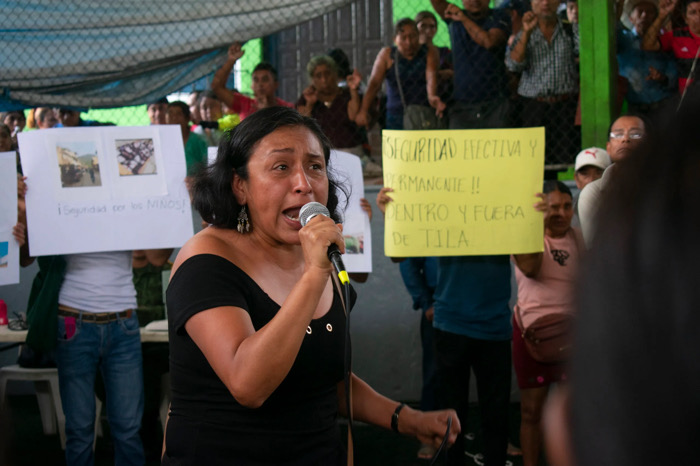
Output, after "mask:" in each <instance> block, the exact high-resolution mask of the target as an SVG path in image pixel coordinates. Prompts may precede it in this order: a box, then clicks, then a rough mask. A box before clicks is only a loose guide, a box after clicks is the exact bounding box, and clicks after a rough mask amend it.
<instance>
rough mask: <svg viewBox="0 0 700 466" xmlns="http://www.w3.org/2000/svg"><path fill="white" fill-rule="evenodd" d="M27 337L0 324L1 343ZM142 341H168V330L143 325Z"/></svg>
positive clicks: (21, 339) (24, 331) (19, 331)
mask: <svg viewBox="0 0 700 466" xmlns="http://www.w3.org/2000/svg"><path fill="white" fill-rule="evenodd" d="M26 339H27V330H16V331H15V330H10V329H9V328H8V327H7V325H0V343H22V342H24V340H26ZM141 342H143V343H167V342H168V332H167V331H162V330H158V331H156V330H146V329H145V328H144V327H141Z"/></svg>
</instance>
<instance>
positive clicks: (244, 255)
mask: <svg viewBox="0 0 700 466" xmlns="http://www.w3.org/2000/svg"><path fill="white" fill-rule="evenodd" d="M329 156H330V146H329V143H328V140H327V139H326V137H325V136H324V135H323V133H322V131H321V130H320V128H319V126H318V124H317V123H316V122H315V121H314V120H312V119H310V118H308V117H303V116H301V115H300V114H299V113H298V112H296V111H295V110H292V109H288V108H284V107H272V108H266V109H262V110H259V111H257V112H256V113H254V114H253V115H251V116H249V117H248V118H246V119H245V120H243V122H242V123H241V124H240V125H239V126H237V127H236V128H235V129H234V130H233V131H232V132H231V133H230V134H229V135H227V136H226V138H225V139H224V140H223V141H222V143H221V144H220V146H219V152H218V156H217V159H216V162H215V163H214V164H213V165H211V166H210V167H209V168H207V170H205V171H203V172H202V173H200V174H199V175H198V177H197V179H196V181H195V184H194V187H193V199H194V205H195V207H196V208H197V209H198V210H199V212H200V213H201V215H202V218H203V219H204V220H205V221H207V222H208V223H210V224H211V226H210V227H208V228H206V229H205V230H203V231H201V232H200V233H198V234H197V235H195V236H194V237H193V238H192V239H191V240H190V241H188V242H187V244H185V246H184V247H183V248H182V250H181V251H180V254H179V255H178V257H177V259H176V261H175V264H174V266H173V273H172V275H171V277H172V278H171V281H170V285H169V287H168V292H167V305H168V315H169V326H170V328H169V333H170V351H171V353H170V375H171V386H172V405H171V409H170V418H169V421H168V424H167V427H166V438H165V450H164V453H163V464H164V465H170V464H179V465H189V464H193V465H194V464H246V465H262V464H279V465H292V464H294V465H301V464H323V465H344V464H346V459H345V452H344V447H343V444H342V442H341V438H340V435H339V428H338V424H337V416H338V415H339V414H342V415H344V414H346V412H345V403H344V400H345V388H344V384H343V375H344V374H343V372H344V371H343V344H344V333H345V315H344V312H343V301H342V299H341V296H340V294H339V293H338V290H337V287H336V286H335V285H334V281H333V280H332V279H331V271H332V268H331V263H330V262H329V260H328V255H327V250H328V247H329V246H330V245H332V244H335V245H337V246H338V248H339V249H340V250H341V251H343V250H344V248H345V245H344V242H343V236H342V229H341V226H340V225H338V224H336V221H337V218H338V216H337V212H338V195H337V191H338V186H337V184H336V183H335V182H334V181H333V180H332V179H331V178H329V175H328V167H327V163H328V160H329ZM309 202H319V203H321V204H323V205H325V206H327V207H328V210H329V211H330V212H331V216H332V217H333V218H331V217H326V216H323V215H318V216H316V217H314V218H312V219H311V220H309V222H308V224H307V225H306V226H305V227H304V228H302V226H301V223H300V220H299V215H300V210H301V208H302V206H304V205H305V204H307V203H309ZM353 297H354V292H353ZM353 300H354V299H353ZM350 376H351V382H352V385H351V386H352V397H353V412H352V414H353V417H354V418H355V419H356V420H358V421H363V422H369V423H372V424H376V425H379V426H383V427H386V428H390V427H391V428H393V429H394V430H395V431H397V432H402V433H404V434H408V435H412V436H415V437H417V438H419V439H420V440H421V441H422V442H430V443H432V444H434V445H435V446H438V445H439V444H440V442H441V441H442V438H443V436H444V435H445V432H446V429H447V427H448V424H449V422H450V421H449V419H452V421H451V422H452V427H451V429H450V431H449V438H448V440H449V442H450V443H451V442H454V440H455V438H456V437H457V434H458V432H459V430H460V427H459V421H458V420H457V419H456V415H455V413H454V411H449V410H445V411H436V412H427V413H425V412H421V411H417V410H413V409H410V408H408V407H404V406H403V404H399V403H396V402H394V401H391V400H389V399H387V398H385V397H383V396H381V395H379V394H378V393H376V392H375V391H374V390H372V389H371V388H370V387H369V386H368V385H367V384H366V383H364V382H363V381H362V380H360V379H359V378H358V377H357V376H355V375H352V374H351V375H350Z"/></svg>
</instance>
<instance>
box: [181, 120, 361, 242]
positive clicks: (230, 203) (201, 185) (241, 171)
mask: <svg viewBox="0 0 700 466" xmlns="http://www.w3.org/2000/svg"><path fill="white" fill-rule="evenodd" d="M287 126H301V127H304V128H307V129H308V130H309V131H311V132H312V133H313V134H314V135H315V136H316V138H317V139H318V141H319V142H320V143H321V147H322V148H323V155H324V158H325V160H326V167H328V161H329V158H330V154H331V143H330V141H329V140H328V138H327V137H326V135H325V134H323V131H321V128H320V126H319V125H318V123H316V120H314V119H312V118H309V117H305V116H303V115H301V114H300V113H299V112H297V111H296V110H294V109H291V108H287V107H269V108H264V109H261V110H258V111H257V112H255V113H253V114H252V115H250V116H249V117H247V118H246V119H245V120H243V121H242V122H241V124H239V125H238V126H236V127H235V128H234V129H233V130H231V131H227V132H226V133H225V135H224V137H222V138H221V142H220V143H219V149H218V153H217V156H216V161H215V162H214V163H213V164H211V165H209V166H208V167H207V168H206V169H204V170H201V171H200V172H199V173H198V174H197V175H196V176H195V180H194V185H193V189H192V204H193V205H194V208H195V209H197V211H199V213H200V215H201V216H202V219H204V221H206V222H208V223H210V224H212V225H214V226H218V227H223V228H236V225H237V223H238V212H239V211H240V210H241V207H242V206H241V205H239V204H238V202H237V201H236V197H235V196H234V194H233V190H232V188H231V181H232V180H233V174H234V173H235V174H237V175H238V176H240V177H241V178H242V179H244V180H247V179H248V161H249V160H250V157H251V155H252V154H253V150H254V149H255V146H256V145H257V143H258V142H259V141H261V140H262V139H263V138H264V137H265V136H267V135H268V134H271V133H273V132H274V131H276V130H277V129H279V128H283V127H287ZM340 194H342V195H343V196H344V197H345V201H346V202H347V198H348V193H347V191H346V190H345V188H344V187H343V186H341V185H340V184H339V183H338V182H336V181H335V180H334V179H333V177H332V176H331V173H330V172H329V173H328V203H327V205H326V207H328V210H329V212H330V213H331V217H332V218H333V220H335V221H336V222H340V221H341V218H342V215H341V214H340V213H339V212H338V207H339V204H340V201H339V195H340Z"/></svg>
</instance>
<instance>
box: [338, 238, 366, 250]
mask: <svg viewBox="0 0 700 466" xmlns="http://www.w3.org/2000/svg"><path fill="white" fill-rule="evenodd" d="M343 238H345V254H364V253H365V235H364V234H357V235H343Z"/></svg>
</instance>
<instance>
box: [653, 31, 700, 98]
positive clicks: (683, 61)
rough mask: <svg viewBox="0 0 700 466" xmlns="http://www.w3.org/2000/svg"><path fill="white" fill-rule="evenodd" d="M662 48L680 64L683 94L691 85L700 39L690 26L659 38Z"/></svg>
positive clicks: (679, 82) (679, 78)
mask: <svg viewBox="0 0 700 466" xmlns="http://www.w3.org/2000/svg"><path fill="white" fill-rule="evenodd" d="M659 41H660V42H661V48H662V49H663V50H664V51H666V52H670V51H671V52H673V55H675V57H676V63H678V90H679V91H680V92H683V89H685V86H687V85H688V84H689V81H691V80H692V79H688V78H689V77H690V78H692V77H691V76H690V69H691V67H692V66H693V60H695V55H696V54H697V53H698V48H700V37H698V36H696V35H695V34H693V33H692V32H690V29H689V28H688V26H686V27H683V28H678V29H674V30H672V31H667V32H665V33H664V34H662V35H660V36H659Z"/></svg>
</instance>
